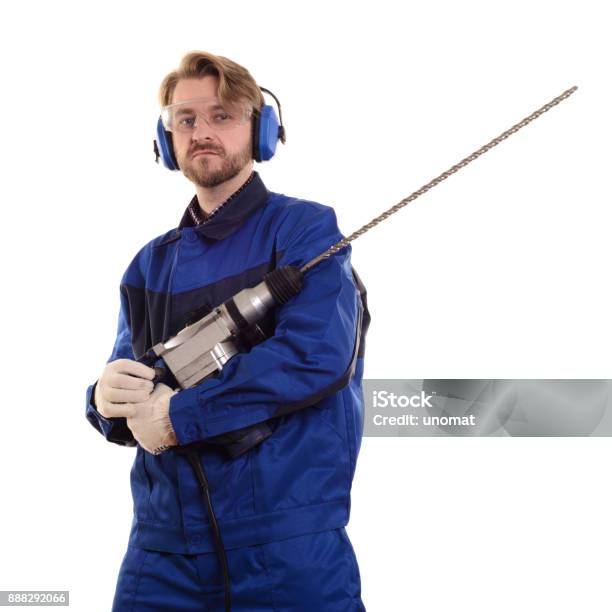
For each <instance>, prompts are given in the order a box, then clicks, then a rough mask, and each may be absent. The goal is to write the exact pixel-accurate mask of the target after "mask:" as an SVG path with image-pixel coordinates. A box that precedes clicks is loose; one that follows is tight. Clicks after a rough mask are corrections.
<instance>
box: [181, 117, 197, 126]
mask: <svg viewBox="0 0 612 612" xmlns="http://www.w3.org/2000/svg"><path fill="white" fill-rule="evenodd" d="M193 121H194V117H185V118H184V119H180V120H179V122H178V124H179V125H180V126H183V127H185V126H186V127H193Z"/></svg>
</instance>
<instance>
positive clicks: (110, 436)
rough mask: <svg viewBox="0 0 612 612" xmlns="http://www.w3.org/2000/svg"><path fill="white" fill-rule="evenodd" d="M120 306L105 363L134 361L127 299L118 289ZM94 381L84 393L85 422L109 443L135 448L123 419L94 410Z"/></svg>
mask: <svg viewBox="0 0 612 612" xmlns="http://www.w3.org/2000/svg"><path fill="white" fill-rule="evenodd" d="M119 293H120V296H121V306H120V310H119V323H118V325H117V338H116V340H115V346H114V347H113V352H112V354H111V356H110V358H109V359H108V360H107V362H106V363H110V362H111V361H115V359H134V353H133V352H132V342H131V334H130V324H129V308H128V303H127V297H126V296H125V294H124V291H123V289H120V292H119ZM97 384H98V381H96V382H95V383H94V384H93V385H90V386H89V387H88V388H87V391H86V399H85V405H86V408H85V417H86V418H87V420H88V421H89V422H90V423H91V424H92V425H93V426H94V427H95V428H96V429H97V430H98V431H99V432H100V433H101V434H102V435H103V436H104V437H105V438H106V439H107V440H108V441H109V442H114V443H115V444H120V445H122V446H136V440H135V439H134V436H133V435H132V432H131V431H130V429H129V427H128V426H127V420H126V418H125V417H111V418H106V417H103V416H102V415H101V414H100V413H99V412H98V411H97V409H96V406H95V404H94V393H95V387H96V385H97Z"/></svg>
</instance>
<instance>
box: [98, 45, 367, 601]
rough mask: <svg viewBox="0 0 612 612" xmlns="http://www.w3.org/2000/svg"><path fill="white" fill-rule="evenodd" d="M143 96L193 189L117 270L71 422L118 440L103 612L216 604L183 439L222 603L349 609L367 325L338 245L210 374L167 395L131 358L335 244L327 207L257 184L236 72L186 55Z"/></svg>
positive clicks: (245, 77) (346, 253)
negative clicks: (122, 459)
mask: <svg viewBox="0 0 612 612" xmlns="http://www.w3.org/2000/svg"><path fill="white" fill-rule="evenodd" d="M160 102H161V105H162V117H163V121H164V127H165V128H167V130H168V134H167V135H168V137H169V139H170V143H171V148H172V150H173V151H172V155H174V159H175V160H176V162H177V164H178V167H179V168H180V170H181V171H182V172H183V174H184V175H185V176H186V177H187V178H188V179H189V180H190V181H191V182H192V183H193V184H194V185H195V189H196V195H195V196H194V198H193V199H192V201H191V202H190V204H189V206H188V207H187V209H186V210H185V213H184V215H183V217H182V219H181V221H180V223H179V226H178V227H177V228H175V229H172V230H170V231H168V232H166V233H165V234H162V235H160V236H158V237H157V238H155V239H153V240H151V241H150V242H149V243H147V244H146V245H145V246H144V247H143V248H142V249H140V251H139V252H138V253H137V254H136V256H135V257H134V259H133V260H132V262H131V263H130V265H129V266H128V268H127V270H126V272H125V274H124V276H123V278H122V281H121V286H120V299H121V309H120V314H119V324H118V330H117V338H116V341H115V345H114V348H113V351H112V354H111V356H110V358H109V360H108V362H107V365H106V367H105V368H104V370H103V372H102V374H101V376H100V378H99V379H98V380H97V381H96V383H94V384H93V385H91V386H89V388H88V389H87V398H86V402H87V409H86V416H87V419H88V420H89V421H90V422H91V424H92V425H93V426H94V427H95V428H96V429H97V430H98V431H100V432H101V433H102V434H103V435H104V436H105V437H106V439H107V440H109V441H111V442H114V443H116V444H121V445H126V446H136V457H135V461H134V466H133V468H132V472H131V486H132V494H133V498H134V518H133V522H132V529H131V532H130V539H129V544H128V548H127V552H126V554H125V557H124V559H123V562H122V565H121V568H120V571H119V577H118V581H117V588H116V593H115V598H114V603H113V610H114V611H115V612H118V611H123V610H133V611H139V610H168V611H173V612H179V611H183V610H185V611H187V610H194V611H195V610H223V609H224V595H225V594H224V572H223V567H222V564H221V563H220V559H219V557H218V554H216V552H217V553H218V552H219V551H218V550H217V551H216V548H215V537H214V533H215V532H214V529H213V527H214V522H213V517H212V515H211V514H210V512H209V511H207V508H206V504H205V503H204V501H203V499H202V497H201V490H200V488H199V485H200V484H201V483H198V479H197V478H196V473H194V469H192V468H193V465H190V463H189V461H188V460H187V458H186V456H185V455H184V454H181V452H179V451H180V450H181V449H184V448H187V447H188V446H189V445H193V444H195V443H198V444H199V446H198V457H199V459H198V461H199V462H200V464H201V465H202V466H204V465H205V466H206V473H207V478H208V485H209V486H208V490H209V492H210V496H211V502H212V506H213V507H214V514H215V515H216V518H215V522H216V523H217V525H218V530H219V532H220V534H221V536H222V538H223V548H224V549H225V553H224V554H225V555H226V556H227V565H228V569H229V575H230V576H231V609H232V610H233V611H234V612H237V611H249V612H255V611H258V610H270V611H272V610H276V611H277V612H278V611H280V610H291V611H300V610H308V611H309V612H312V611H315V610H316V611H321V612H325V611H332V610H333V611H340V610H347V611H361V610H364V609H365V608H364V605H363V602H362V600H361V595H360V593H361V584H360V574H359V569H358V565H357V560H356V558H355V554H354V551H353V548H352V545H351V543H350V541H349V539H348V536H347V533H346V530H345V525H346V524H347V523H348V520H349V513H350V488H351V483H352V479H353V474H354V471H355V466H356V461H357V455H358V453H359V448H360V443H361V435H362V431H363V395H362V390H361V378H362V374H363V357H364V350H365V342H364V341H365V334H366V332H367V328H368V325H369V320H370V317H369V312H368V309H367V303H366V299H365V298H366V294H365V289H364V287H363V285H362V284H361V282H360V280H359V277H358V276H357V274H356V273H355V271H354V270H353V269H352V267H351V265H350V251H351V247H350V246H347V247H345V248H344V249H341V250H340V251H338V252H337V253H336V254H334V255H333V256H331V257H329V258H327V259H325V260H323V261H322V262H321V263H319V264H318V265H316V266H314V267H313V268H312V269H310V270H309V271H308V272H306V273H305V274H304V279H303V287H302V290H301V291H300V292H299V293H298V294H297V295H296V296H294V297H293V298H291V299H289V300H288V301H287V302H286V303H284V304H283V305H282V306H278V307H276V308H275V309H273V310H272V311H270V313H268V316H267V317H266V318H265V320H264V321H262V329H263V330H264V332H266V334H267V335H268V337H267V338H265V339H263V341H260V342H259V343H255V344H254V345H253V346H251V347H250V348H249V349H248V350H245V351H243V352H240V353H238V354H237V355H235V356H234V357H232V358H231V359H230V360H229V361H228V362H227V363H226V364H225V365H224V366H223V368H222V370H221V372H220V373H219V374H218V375H217V376H216V377H212V378H208V379H205V380H204V381H203V382H201V383H199V384H197V385H196V386H194V387H191V388H188V389H183V390H181V389H180V388H176V389H172V388H171V387H170V386H168V385H166V384H164V383H157V384H156V385H155V384H154V378H155V375H156V372H155V370H154V369H153V368H151V367H148V366H146V365H144V364H143V363H139V362H138V361H136V359H138V358H140V357H141V356H142V355H144V353H145V352H146V351H147V350H148V349H149V348H150V347H152V346H153V345H155V344H156V343H158V342H162V341H165V340H168V339H169V338H170V337H172V336H173V335H175V334H176V333H178V332H179V331H180V330H181V329H182V328H183V327H184V326H185V325H186V323H187V322H189V321H192V320H193V318H194V313H195V315H196V316H195V318H196V319H197V318H198V316H200V317H201V316H202V315H201V312H202V306H203V305H204V306H206V305H208V306H209V307H214V306H217V305H219V304H221V303H223V302H224V301H225V300H227V299H228V298H229V297H231V296H232V295H234V294H236V293H237V292H238V291H240V290H241V289H243V288H245V287H252V286H254V285H256V284H257V283H259V282H260V281H261V279H262V277H263V275H264V274H266V273H267V272H269V271H271V270H273V269H275V268H278V267H282V266H289V265H292V266H298V267H299V266H302V265H303V264H304V263H306V262H307V261H309V260H311V259H312V258H313V257H314V256H316V255H318V254H319V253H321V252H323V251H324V250H325V249H326V248H328V247H329V246H331V245H332V244H335V243H336V242H338V241H339V240H341V239H342V238H343V235H342V234H341V233H340V231H339V230H338V227H337V223H336V217H335V214H334V211H333V209H332V208H331V207H329V206H325V205H322V204H318V203H316V202H311V201H307V200H301V199H297V198H293V197H289V196H286V195H284V194H279V193H274V192H270V191H268V190H267V189H266V187H265V186H264V184H263V182H262V180H261V178H260V177H259V174H258V173H257V172H255V171H254V170H253V161H254V157H255V158H257V156H260V153H259V149H257V148H256V147H255V146H254V142H255V140H257V141H259V140H260V135H259V133H258V132H257V130H256V126H257V125H258V123H257V121H258V117H260V116H261V112H262V109H264V100H263V96H262V93H261V90H260V88H259V87H258V86H257V84H256V83H255V81H254V80H253V78H252V76H251V75H250V73H249V72H248V71H247V70H246V69H244V68H243V67H242V66H240V65H238V64H236V63H235V62H232V61H231V60H229V59H227V58H224V57H221V56H216V55H213V54H211V53H203V52H192V53H189V54H187V55H186V56H185V57H184V58H183V60H182V61H181V64H180V66H179V68H178V69H177V70H176V71H173V72H172V73H170V74H169V75H168V76H167V77H166V78H165V79H164V81H163V82H162V85H161V87H160ZM258 113H259V114H258ZM259 121H261V119H259ZM198 313H200V314H199V315H198ZM253 427H266V428H268V432H269V435H265V436H262V439H261V440H260V441H259V442H258V443H255V444H252V445H251V446H250V447H249V448H246V449H244V448H242V449H238V450H236V447H232V449H230V450H232V452H228V448H229V447H227V448H226V447H224V446H223V445H222V444H220V443H219V440H222V439H223V437H224V436H227V435H231V434H232V432H234V433H235V432H236V431H238V430H241V429H243V428H247V429H248V428H253ZM225 609H228V606H227V600H226V605H225Z"/></svg>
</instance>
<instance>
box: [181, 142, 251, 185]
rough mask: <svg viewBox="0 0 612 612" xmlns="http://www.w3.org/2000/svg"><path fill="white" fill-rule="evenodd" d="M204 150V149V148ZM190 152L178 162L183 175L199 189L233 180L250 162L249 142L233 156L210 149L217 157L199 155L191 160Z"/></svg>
mask: <svg viewBox="0 0 612 612" xmlns="http://www.w3.org/2000/svg"><path fill="white" fill-rule="evenodd" d="M204 148H206V147H204ZM197 150H198V149H196V150H195V151H191V152H190V153H189V154H188V155H189V157H188V156H187V155H186V156H185V157H184V158H183V159H180V160H178V162H179V167H180V168H181V170H182V172H183V174H184V175H185V176H186V177H187V178H188V179H189V180H190V181H191V182H192V183H194V184H196V185H199V186H200V187H216V186H217V185H221V183H225V182H226V181H229V180H231V179H233V178H234V177H235V176H237V175H238V174H239V173H240V171H241V170H242V169H243V168H244V167H245V166H246V165H247V164H248V163H249V162H250V161H251V142H250V141H249V143H248V144H247V145H246V146H245V147H244V149H242V151H238V153H235V154H233V155H226V154H225V153H223V152H222V151H218V150H217V149H211V150H213V151H214V152H215V153H217V156H210V157H209V156H208V155H201V156H199V157H196V158H195V159H193V158H192V157H190V156H191V155H192V154H193V153H195V152H196V151H197ZM219 162H221V163H220V164H219Z"/></svg>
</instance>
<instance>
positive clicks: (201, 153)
mask: <svg viewBox="0 0 612 612" xmlns="http://www.w3.org/2000/svg"><path fill="white" fill-rule="evenodd" d="M199 155H217V153H215V152H214V151H196V152H195V153H194V154H193V155H192V157H198V156H199Z"/></svg>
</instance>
